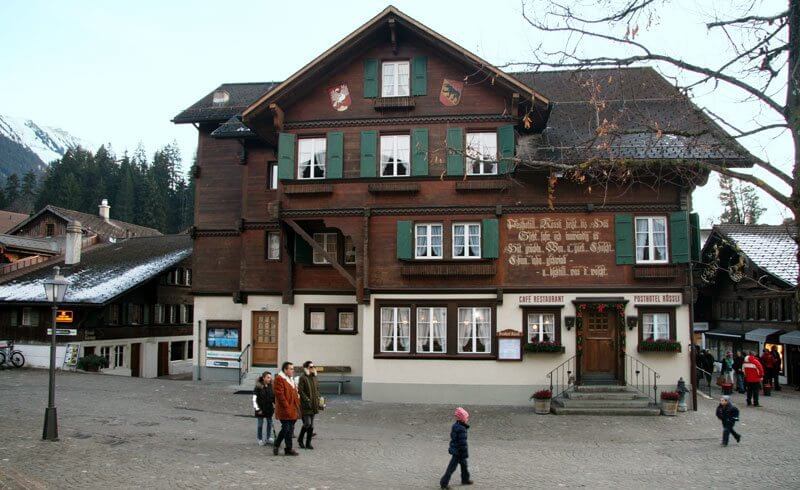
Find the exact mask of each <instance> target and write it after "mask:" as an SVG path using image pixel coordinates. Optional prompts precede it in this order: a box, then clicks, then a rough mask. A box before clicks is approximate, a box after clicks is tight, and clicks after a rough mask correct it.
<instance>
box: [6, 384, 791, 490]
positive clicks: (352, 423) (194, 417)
mask: <svg viewBox="0 0 800 490" xmlns="http://www.w3.org/2000/svg"><path fill="white" fill-rule="evenodd" d="M57 382H58V391H57V401H58V402H57V406H58V410H59V421H60V427H59V430H60V435H61V441H60V442H58V443H49V442H43V441H41V440H40V437H41V432H42V420H43V414H44V408H45V405H46V401H47V373H46V372H45V371H38V370H22V371H14V370H6V371H0V390H1V392H2V398H1V399H0V488H65V487H73V488H74V487H82V488H100V487H106V488H113V487H120V488H136V487H138V488H168V487H169V488H202V487H226V488H228V487H245V488H248V487H267V488H316V489H321V488H387V487H388V488H437V482H438V479H439V477H440V476H441V473H442V471H443V470H444V467H445V465H446V464H447V461H448V455H447V443H448V437H449V426H450V424H451V413H452V409H453V407H450V406H436V405H425V406H421V405H387V404H376V403H368V402H362V401H360V400H356V399H353V398H348V397H342V398H335V397H333V398H330V399H329V400H330V402H329V407H328V410H326V411H325V412H324V413H323V414H322V415H320V417H319V421H318V423H317V426H318V427H317V432H318V433H319V438H318V440H315V444H314V445H315V447H316V449H315V450H314V451H303V450H300V452H301V455H300V456H299V457H296V458H288V457H284V456H278V457H276V456H273V455H272V452H271V451H270V450H269V448H262V447H258V446H256V445H255V419H253V418H252V416H251V415H252V409H251V405H250V397H249V396H243V395H234V394H232V393H231V392H230V390H229V389H225V388H224V387H215V386H207V385H202V384H198V383H193V382H191V381H172V380H153V379H138V378H123V377H114V376H104V375H92V374H72V373H65V374H59V375H58V378H57ZM735 401H736V403H737V404H738V405H739V406H740V408H741V410H742V421H741V423H740V424H739V425H738V426H737V428H739V429H740V431H741V432H742V434H743V435H744V439H743V442H742V444H740V445H736V444H735V443H732V445H731V446H730V447H728V448H722V447H720V446H719V441H720V433H721V429H720V425H719V423H718V422H717V420H716V418H715V417H714V414H713V410H714V408H715V406H716V402H711V401H708V400H701V403H700V410H699V411H698V412H696V413H692V412H690V413H686V414H680V416H679V417H676V418H670V417H643V418H638V417H577V416H561V417H559V416H553V415H548V416H537V415H534V414H533V413H532V411H531V410H530V409H528V408H526V407H520V408H506V407H467V408H468V409H469V410H470V412H471V414H472V421H471V422H472V429H471V431H470V465H471V471H472V474H473V478H474V480H475V481H476V487H482V488H520V487H527V488H534V487H538V488H544V487H548V488H550V487H568V488H571V487H593V488H596V487H612V486H613V487H624V488H633V487H636V488H642V487H649V488H708V487H717V488H720V487H749V488H764V487H782V488H798V487H800V423H798V417H800V392H796V391H794V390H791V391H786V390H784V391H783V392H782V393H779V394H777V395H776V396H773V397H766V398H764V399H763V405H764V406H763V408H759V409H753V408H747V407H744V406H743V405H744V400H743V399H742V396H741V395H737V396H736V397H735ZM457 480H458V478H457V476H456V478H455V481H456V482H457Z"/></svg>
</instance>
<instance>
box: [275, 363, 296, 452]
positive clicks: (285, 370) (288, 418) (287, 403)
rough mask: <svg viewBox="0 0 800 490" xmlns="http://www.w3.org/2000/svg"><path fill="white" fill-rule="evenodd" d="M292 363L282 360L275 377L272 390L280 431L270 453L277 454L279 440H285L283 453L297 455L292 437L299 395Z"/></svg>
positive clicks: (279, 444)
mask: <svg viewBox="0 0 800 490" xmlns="http://www.w3.org/2000/svg"><path fill="white" fill-rule="evenodd" d="M293 376H294V365H293V364H292V363H291V362H288V361H287V362H284V363H283V365H282V366H281V372H280V373H279V374H278V375H277V376H276V377H275V381H274V382H273V384H274V386H273V388H272V390H273V391H274V392H275V418H276V419H278V420H280V421H281V431H280V432H279V433H278V437H277V438H276V439H275V445H274V446H273V447H272V454H274V455H275V456H277V455H278V450H279V449H280V446H281V441H286V448H285V449H284V453H285V454H286V455H287V456H297V451H295V450H294V449H292V439H293V438H294V423H295V422H296V421H297V419H299V418H300V395H299V394H298V393H297V383H295V381H294V377H293Z"/></svg>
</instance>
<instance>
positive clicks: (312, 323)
mask: <svg viewBox="0 0 800 490" xmlns="http://www.w3.org/2000/svg"><path fill="white" fill-rule="evenodd" d="M308 329H309V330H312V331H316V332H322V331H324V330H325V312H324V311H312V312H311V314H310V315H309V323H308Z"/></svg>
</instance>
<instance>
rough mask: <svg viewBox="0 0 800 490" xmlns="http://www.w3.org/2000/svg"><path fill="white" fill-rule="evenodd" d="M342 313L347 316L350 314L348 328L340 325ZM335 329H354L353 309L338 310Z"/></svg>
mask: <svg viewBox="0 0 800 490" xmlns="http://www.w3.org/2000/svg"><path fill="white" fill-rule="evenodd" d="M342 315H344V316H348V315H349V316H350V318H351V325H350V327H349V328H347V327H345V328H343V327H342ZM336 329H337V330H339V331H340V332H352V331H354V330H355V329H356V313H355V311H340V312H338V314H337V315H336Z"/></svg>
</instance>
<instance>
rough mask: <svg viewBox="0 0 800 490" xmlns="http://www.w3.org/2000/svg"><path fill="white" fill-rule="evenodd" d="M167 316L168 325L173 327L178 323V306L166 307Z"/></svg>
mask: <svg viewBox="0 0 800 490" xmlns="http://www.w3.org/2000/svg"><path fill="white" fill-rule="evenodd" d="M167 315H169V324H170V325H175V323H177V321H178V305H167Z"/></svg>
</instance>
